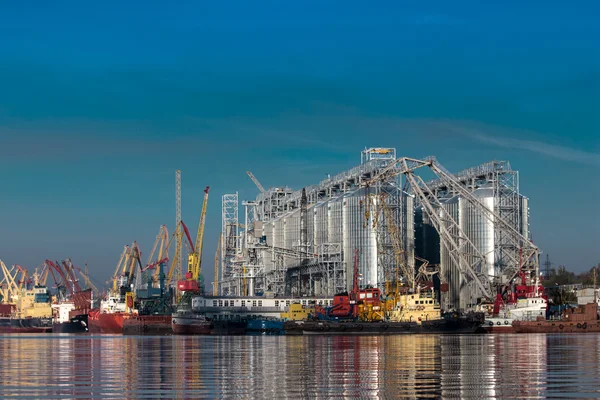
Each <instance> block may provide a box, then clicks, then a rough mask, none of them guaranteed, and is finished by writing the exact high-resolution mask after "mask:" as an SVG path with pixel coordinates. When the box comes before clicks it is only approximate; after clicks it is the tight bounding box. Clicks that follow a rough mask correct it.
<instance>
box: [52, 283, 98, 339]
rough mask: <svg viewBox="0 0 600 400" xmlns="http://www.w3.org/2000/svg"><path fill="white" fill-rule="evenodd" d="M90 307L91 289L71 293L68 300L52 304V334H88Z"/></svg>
mask: <svg viewBox="0 0 600 400" xmlns="http://www.w3.org/2000/svg"><path fill="white" fill-rule="evenodd" d="M91 305H92V289H86V290H82V291H79V292H75V293H73V295H71V298H70V299H69V300H64V301H59V302H57V303H55V304H52V310H53V318H52V331H53V332H54V333H86V332H89V327H88V313H89V312H90V309H91Z"/></svg>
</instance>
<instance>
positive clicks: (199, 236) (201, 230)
mask: <svg viewBox="0 0 600 400" xmlns="http://www.w3.org/2000/svg"><path fill="white" fill-rule="evenodd" d="M209 189H210V187H209V186H207V187H206V188H205V189H204V200H203V201H202V213H201V214H200V224H199V225H198V233H197V234H196V245H195V249H196V254H197V255H198V258H197V260H196V265H195V266H194V271H193V275H194V277H195V279H196V280H198V277H199V276H200V269H201V267H202V243H203V242H204V224H205V222H206V206H207V204H208V191H209Z"/></svg>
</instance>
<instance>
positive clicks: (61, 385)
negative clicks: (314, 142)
mask: <svg viewBox="0 0 600 400" xmlns="http://www.w3.org/2000/svg"><path fill="white" fill-rule="evenodd" d="M0 360H1V362H2V365H1V368H0V382H1V386H0V397H2V398H4V397H11V396H22V397H30V398H60V399H68V398H84V399H88V398H117V399H122V398H181V399H184V398H232V397H237V398H277V399H283V398H290V399H298V398H315V397H316V398H331V397H334V398H335V397H337V398H417V397H418V398H427V397H430V398H440V397H448V398H450V397H462V398H544V397H562V398H564V397H575V396H577V397H581V398H594V397H600V335H596V334H581V335H448V336H432V335H431V336H425V335H423V336H420V335H414V336H388V337H314V336H312V337H302V336H299V337H276V336H240V337H200V336H196V337H193V336H185V337H182V336H169V337H131V336H69V335H47V336H30V335H4V336H0Z"/></svg>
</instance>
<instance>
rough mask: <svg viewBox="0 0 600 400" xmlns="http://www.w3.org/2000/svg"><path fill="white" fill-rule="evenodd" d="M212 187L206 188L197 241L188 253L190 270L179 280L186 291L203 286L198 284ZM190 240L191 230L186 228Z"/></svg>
mask: <svg viewBox="0 0 600 400" xmlns="http://www.w3.org/2000/svg"><path fill="white" fill-rule="evenodd" d="M209 189H210V187H209V186H207V187H206V188H205V189H204V200H203V202H202V212H201V213H200V223H199V224H198V233H197V235H196V243H195V244H194V245H192V244H191V241H190V245H192V248H191V250H192V251H191V253H190V254H189V255H188V270H187V273H186V274H185V280H182V281H179V282H178V284H177V288H178V289H179V290H181V291H184V292H197V291H199V290H200V289H201V288H200V286H199V284H198V279H199V278H200V270H201V263H202V243H203V240H204V224H205V222H206V206H207V204H208V191H209ZM185 231H186V234H187V235H188V240H190V237H189V232H188V231H187V228H186V229H185Z"/></svg>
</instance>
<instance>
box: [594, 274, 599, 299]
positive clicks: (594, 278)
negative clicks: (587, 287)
mask: <svg viewBox="0 0 600 400" xmlns="http://www.w3.org/2000/svg"><path fill="white" fill-rule="evenodd" d="M597 269H598V267H595V268H594V303H598V301H597V300H596V270H597Z"/></svg>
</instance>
